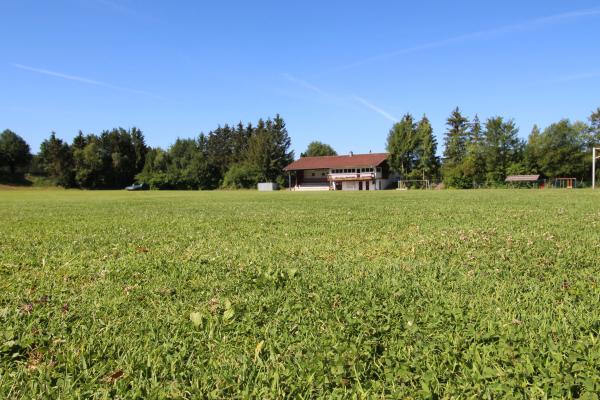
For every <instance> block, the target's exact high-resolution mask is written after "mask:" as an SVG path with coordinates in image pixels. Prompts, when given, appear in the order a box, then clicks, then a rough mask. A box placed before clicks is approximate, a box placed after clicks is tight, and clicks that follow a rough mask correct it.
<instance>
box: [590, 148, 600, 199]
mask: <svg viewBox="0 0 600 400" xmlns="http://www.w3.org/2000/svg"><path fill="white" fill-rule="evenodd" d="M599 150H600V147H594V148H593V149H592V189H596V160H597V159H599V158H600V155H596V152H597V151H599ZM599 154H600V151H599Z"/></svg>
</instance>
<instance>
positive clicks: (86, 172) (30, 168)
mask: <svg viewBox="0 0 600 400" xmlns="http://www.w3.org/2000/svg"><path fill="white" fill-rule="evenodd" d="M290 147H291V139H290V137H289V135H288V132H287V128H286V125H285V121H284V120H283V118H281V117H280V116H279V115H277V116H276V117H275V118H273V119H270V118H269V119H267V120H263V119H260V120H259V121H258V123H257V124H256V125H253V124H251V123H248V124H246V125H244V124H243V123H241V122H240V123H239V124H238V125H237V126H235V127H233V126H229V125H227V124H226V125H224V126H222V127H221V126H219V127H218V128H217V129H215V130H212V131H210V132H209V133H208V134H204V133H202V134H200V135H199V136H198V137H197V138H188V139H182V138H178V139H177V140H176V141H175V143H173V145H171V146H170V147H169V148H168V149H166V150H163V149H161V148H159V147H157V148H152V147H149V146H147V145H146V143H145V138H144V135H143V133H142V131H141V130H139V129H138V128H135V127H134V128H131V129H128V130H126V129H123V128H115V129H112V130H107V131H103V132H101V133H100V134H99V135H95V134H88V135H84V134H83V133H82V132H81V131H80V132H79V134H78V135H77V136H76V137H75V138H74V139H73V141H72V143H67V142H66V141H64V140H62V139H60V138H58V137H57V136H56V134H55V133H54V132H52V133H51V134H50V137H49V138H47V139H46V140H44V141H43V142H42V144H41V145H40V151H39V153H38V154H37V155H35V156H33V155H32V154H31V151H30V147H29V145H28V144H27V143H26V142H25V140H23V138H21V137H20V136H18V135H17V134H16V133H14V132H12V131H10V130H5V131H4V132H3V133H2V134H0V170H3V171H1V172H3V174H4V175H5V176H6V175H8V176H9V177H10V176H13V177H14V176H15V175H18V174H23V173H24V172H30V173H32V174H36V175H43V176H46V177H48V178H49V179H52V180H53V181H54V182H55V183H56V184H58V185H60V186H64V187H78V188H85V189H114V188H123V187H124V186H126V185H129V184H131V183H132V182H134V181H137V182H144V183H146V184H148V185H149V186H150V187H151V188H155V189H216V188H220V187H223V188H246V187H255V185H256V183H257V182H260V181H272V182H278V183H280V184H283V183H284V181H285V180H284V176H283V168H284V167H285V166H286V165H287V164H289V163H290V162H292V161H293V158H294V154H293V152H292V151H291V150H290Z"/></svg>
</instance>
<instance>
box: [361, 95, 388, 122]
mask: <svg viewBox="0 0 600 400" xmlns="http://www.w3.org/2000/svg"><path fill="white" fill-rule="evenodd" d="M352 99H354V100H356V101H357V102H359V103H360V104H362V105H363V106H365V107H367V108H368V109H370V110H372V111H375V112H376V113H377V114H379V115H381V116H383V117H384V118H387V119H389V120H390V121H392V122H398V118H396V117H394V116H393V115H392V114H390V113H388V112H387V111H385V110H383V109H381V108H379V107H377V106H376V105H375V104H373V103H370V102H368V101H367V100H365V99H363V98H362V97H359V96H352Z"/></svg>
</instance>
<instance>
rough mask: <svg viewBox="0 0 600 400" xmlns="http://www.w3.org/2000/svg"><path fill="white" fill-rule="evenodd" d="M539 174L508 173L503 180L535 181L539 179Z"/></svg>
mask: <svg viewBox="0 0 600 400" xmlns="http://www.w3.org/2000/svg"><path fill="white" fill-rule="evenodd" d="M540 178H541V176H540V175H509V176H507V177H506V179H505V180H504V181H505V182H535V181H539V180H540Z"/></svg>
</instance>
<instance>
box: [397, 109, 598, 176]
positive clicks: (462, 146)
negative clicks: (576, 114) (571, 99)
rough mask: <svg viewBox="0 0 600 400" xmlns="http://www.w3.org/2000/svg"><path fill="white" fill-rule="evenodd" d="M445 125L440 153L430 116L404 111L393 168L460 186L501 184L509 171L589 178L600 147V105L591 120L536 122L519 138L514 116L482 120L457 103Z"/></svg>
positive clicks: (399, 124) (398, 123)
mask: <svg viewBox="0 0 600 400" xmlns="http://www.w3.org/2000/svg"><path fill="white" fill-rule="evenodd" d="M446 127H447V128H446V132H445V135H444V151H443V156H442V157H441V158H440V157H438V156H436V152H437V142H436V140H435V136H434V135H433V130H432V128H431V125H430V123H429V120H428V119H427V117H426V116H423V118H421V120H419V121H418V122H415V121H414V119H413V117H412V115H410V114H406V115H404V117H402V119H401V120H400V121H399V122H397V123H395V124H394V125H393V127H392V128H391V130H390V132H389V134H388V138H387V150H388V152H389V153H390V166H391V168H392V169H393V170H395V171H396V172H398V173H399V174H400V176H401V177H402V179H428V180H433V181H436V180H437V181H439V180H441V181H443V182H444V183H445V184H446V185H447V186H450V187H455V188H477V187H494V186H500V185H503V184H504V180H505V179H506V177H507V176H508V175H519V174H541V175H543V176H544V177H546V178H549V179H552V178H557V177H573V178H577V179H578V180H580V181H590V180H591V161H592V160H591V158H592V155H591V152H592V148H593V147H599V146H600V108H598V109H597V110H596V111H594V112H593V113H592V114H591V115H590V117H589V124H588V123H584V122H580V121H577V122H571V121H569V120H568V119H562V120H560V121H558V122H555V123H553V124H551V125H549V126H548V127H546V128H545V129H544V130H540V129H539V127H538V126H537V125H535V126H534V127H533V129H532V131H531V134H530V135H529V137H528V138H527V140H522V139H520V138H519V136H518V133H519V129H518V128H517V126H516V125H515V122H514V121H513V120H512V119H505V118H503V117H499V116H496V117H491V118H488V119H487V120H486V121H485V122H483V123H481V122H480V120H479V117H478V116H477V115H475V116H474V117H473V119H471V120H469V118H468V117H466V116H465V115H463V114H462V113H461V111H460V109H459V108H458V107H457V108H455V109H454V110H453V111H452V113H451V114H450V116H449V117H448V119H447V120H446Z"/></svg>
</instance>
